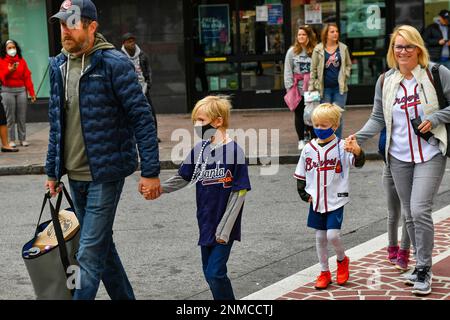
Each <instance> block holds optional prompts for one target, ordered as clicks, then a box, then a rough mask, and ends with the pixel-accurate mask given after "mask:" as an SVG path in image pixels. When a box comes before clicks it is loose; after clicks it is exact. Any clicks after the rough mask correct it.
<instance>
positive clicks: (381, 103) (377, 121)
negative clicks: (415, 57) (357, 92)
mask: <svg viewBox="0 0 450 320" xmlns="http://www.w3.org/2000/svg"><path fill="white" fill-rule="evenodd" d="M433 65H434V63H432V62H431V63H430V64H429V66H428V69H429V70H430V71H431V68H432V67H433ZM412 74H413V76H414V78H415V79H416V81H417V83H418V85H419V91H418V93H419V99H420V101H422V105H423V108H424V114H425V117H424V119H422V121H425V120H429V121H430V122H431V124H432V130H431V132H432V133H433V134H434V137H435V138H436V139H438V140H439V149H440V150H441V152H442V154H443V155H445V152H446V150H447V143H448V142H447V131H446V129H445V123H450V106H449V107H447V108H445V109H442V110H440V109H439V102H438V98H437V94H436V90H435V88H434V86H433V84H432V83H431V81H430V79H429V78H428V75H427V72H426V70H425V68H423V67H421V66H420V65H418V66H416V68H415V69H414V70H412ZM439 77H440V79H441V83H442V89H443V91H444V95H445V97H446V100H447V101H450V70H448V69H447V68H446V67H444V66H440V67H439ZM403 78H404V77H403V75H402V74H401V73H400V71H399V70H397V69H391V70H389V71H388V72H386V73H385V76H384V85H383V87H382V86H381V76H380V77H379V78H378V81H377V84H376V87H375V98H374V102H373V109H372V114H371V115H370V118H369V120H368V121H367V122H366V124H365V125H364V127H363V128H362V129H361V130H359V131H358V132H357V133H356V139H357V141H358V143H363V142H365V141H366V140H367V139H369V138H371V137H373V136H375V135H376V134H378V133H380V131H381V130H382V129H383V128H384V127H386V151H385V152H386V162H389V157H388V155H389V146H390V143H391V138H392V137H391V135H392V108H393V105H394V101H395V98H396V96H397V92H398V89H399V87H400V82H401V81H402V80H403Z"/></svg>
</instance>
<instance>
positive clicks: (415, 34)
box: [386, 25, 430, 69]
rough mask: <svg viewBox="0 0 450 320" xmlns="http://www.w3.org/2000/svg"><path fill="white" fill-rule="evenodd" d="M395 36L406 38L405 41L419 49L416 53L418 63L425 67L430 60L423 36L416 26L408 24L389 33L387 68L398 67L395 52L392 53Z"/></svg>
mask: <svg viewBox="0 0 450 320" xmlns="http://www.w3.org/2000/svg"><path fill="white" fill-rule="evenodd" d="M397 36H400V37H402V38H403V39H405V40H406V42H408V43H409V44H412V45H415V46H416V47H417V48H418V49H419V51H420V52H419V53H418V58H419V64H420V65H421V66H422V67H424V68H427V67H428V64H429V62H430V55H429V54H428V50H427V48H426V47H425V43H424V41H423V38H422V36H421V35H420V33H419V31H418V30H417V29H416V28H414V27H413V26H409V25H403V26H399V27H397V28H395V29H394V32H393V33H392V34H391V41H390V42H389V50H388V53H387V57H386V59H387V63H388V66H389V68H395V69H398V63H397V60H395V53H394V44H395V39H396V38H397Z"/></svg>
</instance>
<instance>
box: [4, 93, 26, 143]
mask: <svg viewBox="0 0 450 320" xmlns="http://www.w3.org/2000/svg"><path fill="white" fill-rule="evenodd" d="M2 98H3V105H4V106H5V109H6V119H7V121H8V136H9V140H10V141H15V140H16V124H17V135H18V138H19V141H25V140H26V135H27V128H26V121H27V106H28V101H27V92H26V89H25V88H6V87H3V88H2Z"/></svg>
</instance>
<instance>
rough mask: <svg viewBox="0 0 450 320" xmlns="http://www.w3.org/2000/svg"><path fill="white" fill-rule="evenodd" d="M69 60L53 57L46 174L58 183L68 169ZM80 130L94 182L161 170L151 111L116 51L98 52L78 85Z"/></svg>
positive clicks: (129, 68)
mask: <svg viewBox="0 0 450 320" xmlns="http://www.w3.org/2000/svg"><path fill="white" fill-rule="evenodd" d="M66 62H67V57H66V56H65V55H64V54H62V53H61V54H59V55H58V56H56V57H54V58H50V84H51V89H50V103H49V121H50V134H49V144H48V152H47V161H46V166H45V170H46V174H47V176H48V177H49V178H53V179H56V180H60V179H61V177H62V176H63V175H64V174H65V173H66V172H65V169H64V159H63V157H64V80H63V79H64V74H65V67H66ZM79 92H80V97H79V99H80V116H81V126H82V132H83V138H84V144H85V146H86V154H87V158H88V162H89V167H90V171H91V175H92V179H93V181H94V182H99V183H104V182H109V181H115V180H118V179H121V178H124V177H126V176H129V175H130V174H132V173H133V172H135V171H136V169H137V167H138V156H137V151H136V143H137V146H138V150H139V156H140V159H141V176H143V177H147V178H149V177H157V176H158V175H159V171H160V164H159V152H158V141H157V136H156V129H155V124H154V119H153V116H152V113H151V109H150V108H151V106H150V105H149V104H148V102H147V100H146V98H145V96H144V94H143V93H142V89H141V86H140V85H139V83H138V79H137V76H136V72H135V69H134V66H133V65H132V63H131V62H130V61H129V59H128V58H126V57H125V56H124V55H123V54H122V53H120V52H119V51H117V50H115V49H110V50H98V51H96V52H94V53H93V54H92V56H91V64H90V66H88V67H87V69H86V71H85V73H84V74H83V75H82V77H81V79H80V84H79Z"/></svg>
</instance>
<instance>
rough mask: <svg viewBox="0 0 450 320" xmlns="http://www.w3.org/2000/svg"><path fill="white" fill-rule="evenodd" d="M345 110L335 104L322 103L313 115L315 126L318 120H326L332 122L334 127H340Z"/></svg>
mask: <svg viewBox="0 0 450 320" xmlns="http://www.w3.org/2000/svg"><path fill="white" fill-rule="evenodd" d="M342 112H344V109H342V108H341V107H339V106H338V105H337V104H334V103H322V104H319V105H318V106H317V107H316V108H315V109H314V111H313V113H312V115H311V120H312V122H313V124H314V123H315V122H316V120H326V121H329V122H331V125H332V126H333V127H339V124H340V123H341V115H342Z"/></svg>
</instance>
